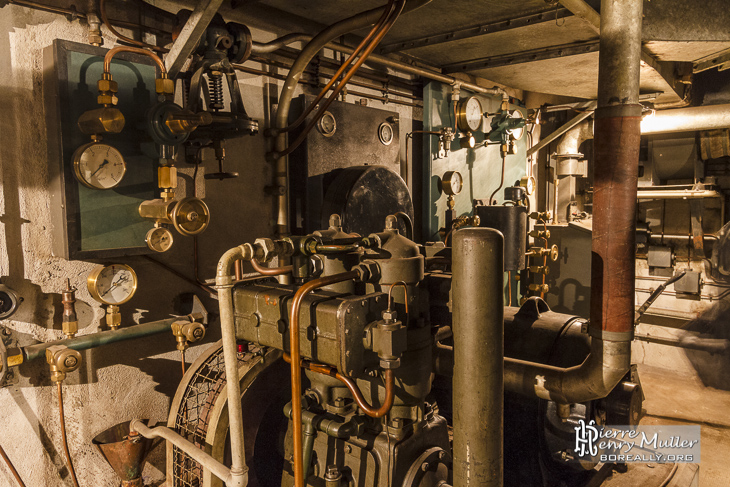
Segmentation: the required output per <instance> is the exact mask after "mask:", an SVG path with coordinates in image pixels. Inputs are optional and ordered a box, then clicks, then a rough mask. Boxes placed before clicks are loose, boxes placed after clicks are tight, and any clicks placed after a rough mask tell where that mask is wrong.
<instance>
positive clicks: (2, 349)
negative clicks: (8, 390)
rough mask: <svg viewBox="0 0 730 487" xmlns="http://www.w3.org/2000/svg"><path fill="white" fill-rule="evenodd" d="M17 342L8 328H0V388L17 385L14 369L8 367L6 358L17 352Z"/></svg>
mask: <svg viewBox="0 0 730 487" xmlns="http://www.w3.org/2000/svg"><path fill="white" fill-rule="evenodd" d="M17 347H18V340H17V337H16V336H15V334H14V333H13V331H12V330H11V329H10V328H7V327H4V326H0V367H1V369H0V388H2V387H8V386H12V385H15V384H17V383H18V374H17V373H16V372H15V368H14V367H8V356H9V355H13V354H14V353H13V350H17Z"/></svg>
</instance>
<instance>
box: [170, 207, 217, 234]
mask: <svg viewBox="0 0 730 487" xmlns="http://www.w3.org/2000/svg"><path fill="white" fill-rule="evenodd" d="M170 220H171V221H172V224H173V225H174V227H175V230H177V231H178V232H180V233H181V234H182V235H197V234H199V233H201V232H202V231H203V230H205V229H206V228H208V223H210V210H209V209H208V205H206V204H205V202H204V201H203V200H201V199H199V198H185V199H182V200H180V202H178V203H177V204H176V205H175V206H174V207H173V209H172V213H171V214H170Z"/></svg>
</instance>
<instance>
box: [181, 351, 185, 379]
mask: <svg viewBox="0 0 730 487" xmlns="http://www.w3.org/2000/svg"><path fill="white" fill-rule="evenodd" d="M180 363H181V364H182V373H183V375H185V350H180Z"/></svg>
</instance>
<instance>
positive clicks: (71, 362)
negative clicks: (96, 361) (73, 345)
mask: <svg viewBox="0 0 730 487" xmlns="http://www.w3.org/2000/svg"><path fill="white" fill-rule="evenodd" d="M77 363H78V360H76V357H66V360H64V361H63V365H65V366H66V367H68V368H69V369H70V368H72V367H76V364H77Z"/></svg>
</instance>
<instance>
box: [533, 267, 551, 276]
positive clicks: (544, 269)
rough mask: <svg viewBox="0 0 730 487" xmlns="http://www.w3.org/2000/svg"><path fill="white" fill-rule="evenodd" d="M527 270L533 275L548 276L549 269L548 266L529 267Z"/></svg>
mask: <svg viewBox="0 0 730 487" xmlns="http://www.w3.org/2000/svg"><path fill="white" fill-rule="evenodd" d="M529 269H530V272H532V273H533V274H545V275H548V274H550V268H549V267H548V266H544V267H543V266H539V265H531V266H530V267H529Z"/></svg>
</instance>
